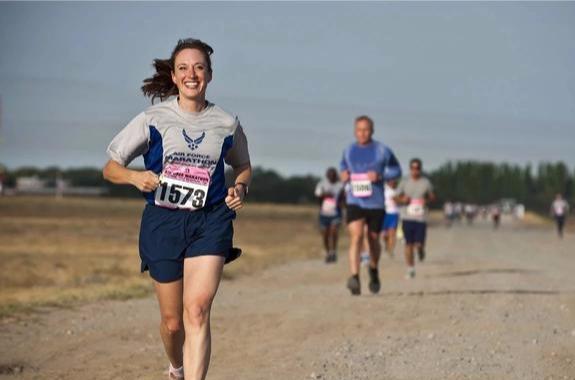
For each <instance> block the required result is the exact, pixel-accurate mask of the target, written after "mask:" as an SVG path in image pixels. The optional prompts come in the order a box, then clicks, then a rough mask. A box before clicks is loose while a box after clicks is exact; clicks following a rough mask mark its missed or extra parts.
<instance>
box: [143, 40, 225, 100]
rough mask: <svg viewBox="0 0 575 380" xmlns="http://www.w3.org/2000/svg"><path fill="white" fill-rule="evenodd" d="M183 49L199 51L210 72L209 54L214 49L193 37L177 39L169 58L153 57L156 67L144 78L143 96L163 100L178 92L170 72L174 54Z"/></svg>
mask: <svg viewBox="0 0 575 380" xmlns="http://www.w3.org/2000/svg"><path fill="white" fill-rule="evenodd" d="M184 49H197V50H199V51H201V52H202V53H203V54H204V56H205V58H206V62H207V64H208V72H209V73H210V74H211V73H212V61H211V59H210V56H211V55H212V53H213V52H214V49H212V47H211V46H210V45H208V44H207V43H205V42H203V41H201V40H196V39H194V38H186V39H183V40H179V41H178V44H177V45H176V47H175V48H174V50H173V51H172V55H170V58H168V59H158V58H156V59H154V68H155V69H156V73H155V74H154V75H153V76H152V77H151V78H146V79H144V85H143V86H142V92H143V93H144V95H145V96H147V97H150V98H152V103H154V99H156V98H160V100H164V99H165V98H168V97H170V96H172V95H177V94H178V87H176V85H175V84H174V82H172V72H173V71H174V62H175V61H176V56H177V55H178V53H179V52H181V51H182V50H184Z"/></svg>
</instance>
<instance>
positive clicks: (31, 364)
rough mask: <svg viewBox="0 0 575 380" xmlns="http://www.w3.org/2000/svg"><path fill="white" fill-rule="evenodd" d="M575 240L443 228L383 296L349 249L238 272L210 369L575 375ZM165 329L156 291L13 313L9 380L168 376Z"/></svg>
mask: <svg viewBox="0 0 575 380" xmlns="http://www.w3.org/2000/svg"><path fill="white" fill-rule="evenodd" d="M293 239H297V236H293V235H291V234H289V233H286V235H285V244H286V246H289V245H290V241H292V240H293ZM318 240H319V239H318ZM574 243H575V236H574V235H573V234H572V233H571V234H568V235H567V236H566V237H565V239H564V240H563V241H559V240H558V239H557V238H556V237H555V235H554V234H553V231H552V230H551V229H550V227H549V226H547V227H536V226H526V225H520V224H506V225H504V226H502V228H501V229H500V230H498V231H493V230H492V229H491V228H490V227H489V226H488V225H487V224H481V223H479V224H478V225H476V226H473V227H468V226H463V225H461V226H454V227H453V228H451V229H447V228H444V227H441V226H437V227H434V228H432V229H431V231H430V233H429V248H428V255H429V257H428V260H427V261H426V262H425V263H424V264H422V265H418V268H417V269H418V274H417V278H416V279H415V280H412V281H409V280H405V279H404V276H403V275H404V266H403V262H402V260H400V257H396V258H395V259H393V260H392V259H389V258H387V257H384V258H383V260H382V271H381V272H382V276H383V277H382V280H383V283H382V285H383V286H382V291H381V293H380V294H379V295H376V296H373V295H370V294H368V291H367V287H366V285H367V284H366V280H365V279H366V277H367V276H366V274H365V273H362V280H363V282H362V286H363V289H364V290H363V293H362V295H361V296H359V297H352V296H350V295H349V294H348V292H347V290H346V289H345V286H344V285H345V280H346V277H347V272H346V264H347V260H346V259H345V257H344V255H341V254H340V261H339V263H338V264H336V265H333V266H326V265H325V264H323V263H322V262H321V261H320V260H319V259H318V260H305V259H299V260H298V261H293V262H288V263H285V264H281V265H278V266H275V267H272V268H268V269H265V270H263V271H259V272H257V273H255V274H251V275H249V276H248V275H246V276H238V277H237V278H233V279H232V280H227V281H224V282H223V283H222V286H221V288H220V291H219V295H218V297H217V300H216V302H215V305H214V308H213V339H214V347H213V358H212V364H211V368H210V372H209V374H208V378H209V379H211V380H220V379H226V380H227V379H245V380H252V379H254V380H255V379H266V380H269V379H274V380H294V379H342V380H343V379H346V380H347V379H350V380H351V379H389V380H392V379H398V380H399V379H521V380H526V379H537V380H539V379H575V275H574V274H575V244H574ZM398 248H401V246H400V247H398ZM309 249H310V250H317V247H309ZM398 253H399V252H398ZM157 325H158V311H157V307H156V301H155V299H154V298H152V297H147V298H143V299H135V300H129V301H101V302H97V303H91V304H87V305H83V306H79V307H75V308H70V309H61V308H59V309H46V310H45V311H42V312H40V313H35V314H33V315H31V316H28V317H25V318H21V319H19V320H11V321H7V322H4V323H3V324H2V325H1V326H0V342H1V344H0V358H1V359H0V365H1V372H3V373H4V374H2V375H0V379H43V380H48V379H70V380H71V379H82V380H91V379H99V380H107V379H128V380H132V379H142V380H147V379H154V380H159V379H165V378H166V375H165V373H164V370H165V367H166V365H167V362H166V359H165V357H164V354H163V352H162V348H161V344H160V340H159V336H158V332H157ZM9 372H13V373H11V374H8V373H9ZM14 372H16V373H14Z"/></svg>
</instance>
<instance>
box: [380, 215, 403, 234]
mask: <svg viewBox="0 0 575 380" xmlns="http://www.w3.org/2000/svg"><path fill="white" fill-rule="evenodd" d="M398 224H399V214H397V213H395V214H385V217H384V218H383V226H382V227H381V230H382V231H387V230H389V229H392V228H393V229H396V228H397V225H398Z"/></svg>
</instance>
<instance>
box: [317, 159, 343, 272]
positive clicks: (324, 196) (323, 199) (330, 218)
mask: <svg viewBox="0 0 575 380" xmlns="http://www.w3.org/2000/svg"><path fill="white" fill-rule="evenodd" d="M315 196H316V197H318V198H319V200H320V210H319V225H320V228H321V234H322V237H323V246H324V248H325V262H326V263H334V262H336V261H337V240H338V234H339V226H340V225H341V206H342V204H343V202H344V192H343V183H341V182H340V180H339V176H338V173H337V170H336V169H335V168H329V169H327V172H326V173H325V178H324V179H323V180H321V181H320V182H319V183H318V184H317V186H316V188H315Z"/></svg>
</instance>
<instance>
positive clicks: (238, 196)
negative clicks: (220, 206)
mask: <svg viewBox="0 0 575 380" xmlns="http://www.w3.org/2000/svg"><path fill="white" fill-rule="evenodd" d="M234 174H235V176H236V180H235V182H234V183H235V185H234V186H232V187H230V188H229V189H228V196H227V197H226V204H227V205H228V207H229V208H231V209H232V210H234V211H236V210H239V209H241V208H242V207H244V203H243V202H244V198H245V196H246V190H247V186H249V185H250V183H251V181H252V166H251V164H250V163H247V164H245V165H241V166H238V167H235V168H234Z"/></svg>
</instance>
